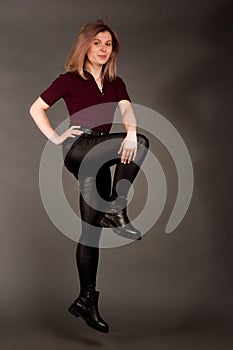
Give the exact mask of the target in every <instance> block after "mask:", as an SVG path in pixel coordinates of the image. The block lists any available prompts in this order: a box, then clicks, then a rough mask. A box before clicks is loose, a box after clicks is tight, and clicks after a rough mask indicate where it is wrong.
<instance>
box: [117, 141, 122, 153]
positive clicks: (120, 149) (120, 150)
mask: <svg viewBox="0 0 233 350" xmlns="http://www.w3.org/2000/svg"><path fill="white" fill-rule="evenodd" d="M122 149H123V142H121V145H120V148H119V151H118V152H117V153H118V154H119V153H121V152H122Z"/></svg>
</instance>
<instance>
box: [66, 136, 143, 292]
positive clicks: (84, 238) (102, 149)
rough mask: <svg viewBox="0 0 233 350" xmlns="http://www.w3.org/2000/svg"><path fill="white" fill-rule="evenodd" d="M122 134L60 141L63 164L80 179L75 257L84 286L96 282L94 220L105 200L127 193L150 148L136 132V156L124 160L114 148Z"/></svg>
mask: <svg viewBox="0 0 233 350" xmlns="http://www.w3.org/2000/svg"><path fill="white" fill-rule="evenodd" d="M125 136H126V134H125V133H112V134H104V135H97V136H93V135H88V134H82V135H81V136H77V137H76V138H75V139H74V138H68V139H66V141H65V142H63V145H62V150H63V158H64V164H65V166H66V168H67V169H68V170H69V171H70V172H71V173H72V174H73V175H74V176H75V178H76V179H77V180H78V181H79V187H80V198H79V204H80V215H81V219H82V233H81V236H80V239H79V242H78V245H77V252H76V261H77V268H78V272H79V279H80V287H81V289H83V290H93V289H95V286H96V274H97V267H98V260H99V248H98V246H99V240H100V236H101V230H102V228H101V227H98V224H97V220H98V218H99V215H100V214H101V213H102V212H104V210H105V208H106V203H107V201H110V200H113V199H115V198H116V197H117V195H124V196H127V194H128V191H129V188H130V185H131V184H132V183H133V181H134V179H135V177H136V176H137V174H138V171H139V169H140V165H141V164H142V162H143V160H144V159H145V156H146V154H147V150H148V148H149V141H148V139H147V138H146V137H145V136H143V135H141V134H137V141H138V148H137V155H136V159H135V161H134V162H130V164H123V163H121V159H120V157H121V155H120V154H118V153H117V152H118V150H119V148H120V145H121V142H122V141H123V139H124V138H125ZM113 165H116V168H115V171H114V177H113V183H112V179H111V172H110V167H111V166H113ZM121 180H124V181H121ZM111 187H112V188H111ZM101 199H104V201H102V200H101Z"/></svg>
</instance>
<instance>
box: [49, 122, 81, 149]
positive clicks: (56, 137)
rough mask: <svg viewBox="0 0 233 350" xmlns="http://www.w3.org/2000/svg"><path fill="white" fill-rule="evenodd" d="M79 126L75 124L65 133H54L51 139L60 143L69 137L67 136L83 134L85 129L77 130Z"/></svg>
mask: <svg viewBox="0 0 233 350" xmlns="http://www.w3.org/2000/svg"><path fill="white" fill-rule="evenodd" d="M79 128H80V126H78V125H73V126H71V127H70V128H69V129H67V130H66V131H65V132H63V134H61V135H57V134H56V135H54V136H53V137H52V138H51V141H52V142H53V143H55V145H60V144H62V143H63V142H64V141H65V140H66V139H67V137H75V136H76V135H82V134H83V131H82V130H77V129H79Z"/></svg>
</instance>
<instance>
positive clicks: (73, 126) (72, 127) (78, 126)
mask: <svg viewBox="0 0 233 350" xmlns="http://www.w3.org/2000/svg"><path fill="white" fill-rule="evenodd" d="M75 128H78V129H80V128H81V126H80V125H72V126H71V127H70V129H75Z"/></svg>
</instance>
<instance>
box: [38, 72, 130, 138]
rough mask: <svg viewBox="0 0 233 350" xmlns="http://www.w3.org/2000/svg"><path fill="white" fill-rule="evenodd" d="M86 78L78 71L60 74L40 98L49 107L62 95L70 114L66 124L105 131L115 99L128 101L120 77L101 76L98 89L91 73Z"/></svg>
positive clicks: (111, 116)
mask: <svg viewBox="0 0 233 350" xmlns="http://www.w3.org/2000/svg"><path fill="white" fill-rule="evenodd" d="M85 74H86V77H87V80H85V79H83V78H82V77H80V76H79V75H78V74H75V73H71V72H66V73H64V74H60V75H59V76H58V77H57V78H56V79H55V80H54V81H53V82H52V84H51V85H50V86H49V87H48V88H47V89H46V90H44V91H43V92H42V93H41V94H40V97H41V98H42V99H43V101H45V102H46V103H47V104H48V105H49V106H52V105H53V104H54V103H55V102H57V101H58V100H59V99H61V98H63V99H64V101H65V104H66V107H67V109H68V112H69V116H70V126H72V125H82V126H85V127H88V128H92V129H95V130H98V131H100V132H109V130H110V128H111V124H112V121H113V117H114V112H115V109H116V106H117V102H119V101H121V100H128V101H131V100H130V97H129V95H128V92H127V89H126V86H125V83H124V81H123V80H122V78H120V77H117V78H116V80H114V81H111V82H110V81H108V80H107V79H104V82H103V89H102V92H101V91H100V89H99V87H98V85H97V84H96V81H95V79H94V77H93V76H92V74H90V73H89V72H87V71H85Z"/></svg>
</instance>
